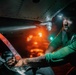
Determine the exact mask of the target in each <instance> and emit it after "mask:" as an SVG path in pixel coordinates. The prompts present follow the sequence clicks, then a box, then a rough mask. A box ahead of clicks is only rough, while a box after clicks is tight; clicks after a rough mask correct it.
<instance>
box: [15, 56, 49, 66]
mask: <svg viewBox="0 0 76 75" xmlns="http://www.w3.org/2000/svg"><path fill="white" fill-rule="evenodd" d="M24 65H27V66H32V67H46V66H48V65H49V64H48V62H47V61H46V59H45V55H43V56H39V57H34V58H23V59H21V60H19V61H18V63H17V64H16V65H15V66H24Z"/></svg>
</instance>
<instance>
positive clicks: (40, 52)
mask: <svg viewBox="0 0 76 75" xmlns="http://www.w3.org/2000/svg"><path fill="white" fill-rule="evenodd" d="M30 53H31V55H30V57H34V56H35V57H36V56H42V55H43V54H44V51H43V50H42V49H31V50H30Z"/></svg>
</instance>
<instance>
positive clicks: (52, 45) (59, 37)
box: [45, 31, 62, 54]
mask: <svg viewBox="0 0 76 75" xmlns="http://www.w3.org/2000/svg"><path fill="white" fill-rule="evenodd" d="M61 43H62V31H60V32H59V33H58V35H57V36H56V37H55V39H54V40H53V41H52V42H51V43H50V44H49V46H48V48H47V50H46V52H45V54H46V53H50V52H51V53H52V52H53V51H55V50H56V49H57V48H58V47H59V46H60V45H61Z"/></svg>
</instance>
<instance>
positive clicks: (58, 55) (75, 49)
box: [45, 41, 76, 63]
mask: <svg viewBox="0 0 76 75" xmlns="http://www.w3.org/2000/svg"><path fill="white" fill-rule="evenodd" d="M72 53H76V41H74V42H73V43H71V44H70V45H68V46H65V47H63V48H61V49H59V50H57V51H56V52H54V53H47V54H45V58H46V60H47V61H48V62H51V63H53V62H60V61H64V60H65V58H66V57H67V56H69V55H70V54H72Z"/></svg>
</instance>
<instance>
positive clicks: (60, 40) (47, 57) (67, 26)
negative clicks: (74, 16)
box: [15, 17, 76, 67]
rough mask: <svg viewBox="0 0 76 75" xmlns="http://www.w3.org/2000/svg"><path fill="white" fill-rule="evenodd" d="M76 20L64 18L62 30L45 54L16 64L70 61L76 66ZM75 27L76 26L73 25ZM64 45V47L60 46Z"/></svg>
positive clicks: (50, 64) (43, 65) (49, 64)
mask: <svg viewBox="0 0 76 75" xmlns="http://www.w3.org/2000/svg"><path fill="white" fill-rule="evenodd" d="M73 24H74V22H73V21H72V20H70V19H69V18H68V17H64V18H63V27H62V30H61V31H60V32H59V33H58V35H57V37H56V38H55V39H54V40H53V41H52V42H51V43H50V45H49V47H48V49H47V50H46V53H45V54H44V55H43V56H39V57H34V58H23V59H21V60H19V61H18V63H17V64H16V65H15V66H17V67H18V66H23V65H30V66H32V67H45V66H59V65H63V64H66V63H68V62H70V63H72V65H73V66H76V61H75V60H72V59H75V55H76V32H75V31H74V32H73V31H72V30H73V29H71V28H72V26H73ZM73 28H74V27H73ZM61 45H62V48H59V49H58V50H57V51H55V50H56V49H57V48H58V47H60V46H61Z"/></svg>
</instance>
